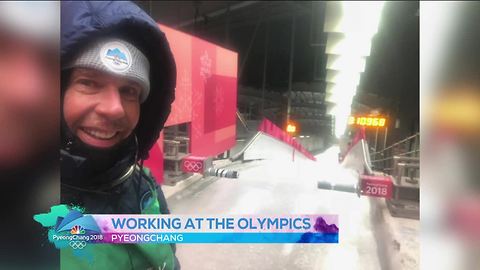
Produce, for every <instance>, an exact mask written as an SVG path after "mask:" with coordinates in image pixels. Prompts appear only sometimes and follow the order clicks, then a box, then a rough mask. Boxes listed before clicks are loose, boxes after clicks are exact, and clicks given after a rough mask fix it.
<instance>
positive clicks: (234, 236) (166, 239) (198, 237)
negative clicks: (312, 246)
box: [101, 232, 338, 244]
mask: <svg viewBox="0 0 480 270" xmlns="http://www.w3.org/2000/svg"><path fill="white" fill-rule="evenodd" d="M103 236H104V238H103V241H101V242H103V243H113V244H128V243H152V244H153V243H165V244H166V243H184V244H188V243H191V244H193V243H258V244H261V243H338V233H315V232H306V233H111V234H104V235H103Z"/></svg>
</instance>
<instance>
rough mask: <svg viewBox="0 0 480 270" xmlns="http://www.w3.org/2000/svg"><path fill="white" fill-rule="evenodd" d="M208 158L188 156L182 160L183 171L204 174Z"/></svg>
mask: <svg viewBox="0 0 480 270" xmlns="http://www.w3.org/2000/svg"><path fill="white" fill-rule="evenodd" d="M207 159H208V157H196V156H188V157H186V158H184V159H183V160H182V171H183V172H186V173H203V172H204V170H205V169H206V168H205V167H206V166H205V165H206V164H205V163H206V161H207Z"/></svg>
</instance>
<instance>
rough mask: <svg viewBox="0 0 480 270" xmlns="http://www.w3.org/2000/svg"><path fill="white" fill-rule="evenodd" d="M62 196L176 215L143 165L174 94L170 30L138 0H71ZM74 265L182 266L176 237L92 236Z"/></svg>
mask: <svg viewBox="0 0 480 270" xmlns="http://www.w3.org/2000/svg"><path fill="white" fill-rule="evenodd" d="M61 12H62V22H61V23H62V33H61V65H62V86H61V89H62V126H61V131H62V132H61V133H62V149H61V181H62V189H61V200H62V203H65V204H71V205H76V206H80V207H83V208H84V209H85V213H88V214H168V213H169V211H168V208H167V205H166V201H165V198H164V195H163V193H162V190H161V188H160V187H159V186H157V185H156V183H155V181H154V180H153V179H152V178H151V177H150V176H149V175H147V174H146V173H145V171H144V170H143V169H142V167H143V166H142V164H143V160H144V159H146V158H147V157H148V151H149V149H150V148H151V147H152V145H153V144H154V143H155V142H156V140H157V139H158V136H159V132H160V130H161V129H162V128H163V124H164V122H165V121H166V118H167V116H168V114H169V113H170V108H171V103H172V101H173V99H174V87H175V83H176V70H175V62H174V59H173V55H172V53H171V51H170V48H169V44H168V42H167V40H166V38H165V35H164V34H163V33H162V32H161V31H160V29H159V28H158V26H157V25H156V23H155V22H154V21H153V20H152V19H151V18H150V17H149V16H148V15H147V14H146V13H144V12H143V11H142V10H141V9H140V8H138V7H137V6H136V5H134V4H132V3H130V2H64V3H62V10H61ZM87 248H89V249H91V250H92V251H93V252H91V253H92V254H93V256H94V258H93V261H92V262H89V261H87V260H85V259H82V258H79V257H76V256H75V255H73V251H72V250H71V249H63V250H62V251H61V252H62V253H61V267H62V268H64V269H88V268H94V269H97V268H98V269H149V268H152V269H178V268H179V264H178V261H177V260H176V258H175V256H174V251H175V250H174V249H175V246H174V245H168V244H166V245H162V244H158V245H152V244H149V245H147V244H144V245H133V244H130V245H106V244H96V245H88V246H87Z"/></svg>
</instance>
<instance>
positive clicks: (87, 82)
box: [78, 79, 98, 87]
mask: <svg viewBox="0 0 480 270" xmlns="http://www.w3.org/2000/svg"><path fill="white" fill-rule="evenodd" d="M78 83H79V84H81V85H84V86H87V87H97V86H98V83H97V82H95V81H94V80H88V79H80V80H78Z"/></svg>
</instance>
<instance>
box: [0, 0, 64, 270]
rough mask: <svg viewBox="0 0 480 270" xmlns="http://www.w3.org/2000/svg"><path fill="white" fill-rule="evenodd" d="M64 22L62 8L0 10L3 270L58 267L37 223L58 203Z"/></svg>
mask: <svg viewBox="0 0 480 270" xmlns="http://www.w3.org/2000/svg"><path fill="white" fill-rule="evenodd" d="M39 14H42V15H41V16H39ZM59 17H60V5H59V4H58V3H55V2H32V3H28V2H14V1H11V2H0V183H1V188H0V205H1V207H2V209H1V213H2V215H3V216H4V218H2V220H1V221H0V231H2V232H9V233H4V234H2V237H1V240H0V269H17V267H18V268H21V269H29V268H42V267H45V268H47V269H55V268H56V267H58V254H57V252H55V250H52V249H48V248H45V244H46V242H47V240H46V238H45V236H44V235H43V233H44V230H43V229H42V228H41V227H39V226H38V225H37V223H36V222H35V221H34V220H33V219H32V216H33V215H34V214H37V213H39V212H45V211H47V210H48V209H49V208H50V206H51V205H54V204H58V200H59V187H60V183H59V182H60V177H59V175H58V142H59V128H58V123H59V119H60V117H59V116H60V113H59V111H60V110H59V104H60V102H59V96H60V95H59V93H60V80H59V74H60V69H59V66H60V65H59V57H58V50H59V48H58V44H59V36H60V25H59ZM25 18H28V20H26V19H25ZM19 235H22V237H19ZM27 254H28V258H29V259H28V260H25V256H26V255H27Z"/></svg>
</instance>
